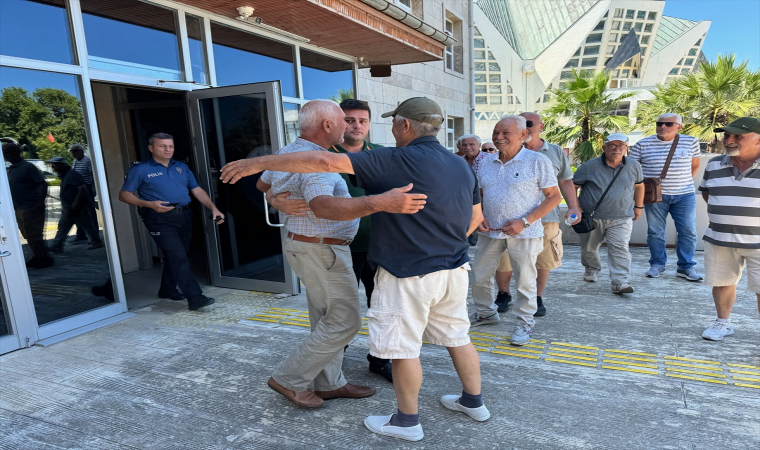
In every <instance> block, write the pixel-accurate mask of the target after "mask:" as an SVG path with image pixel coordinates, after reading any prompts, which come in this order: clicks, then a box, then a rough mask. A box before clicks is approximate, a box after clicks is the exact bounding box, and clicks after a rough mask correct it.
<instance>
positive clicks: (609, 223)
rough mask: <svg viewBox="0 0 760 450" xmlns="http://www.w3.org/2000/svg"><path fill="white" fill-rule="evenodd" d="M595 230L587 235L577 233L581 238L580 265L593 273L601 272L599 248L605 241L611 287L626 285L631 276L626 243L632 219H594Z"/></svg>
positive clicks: (631, 226) (629, 258) (631, 229)
mask: <svg viewBox="0 0 760 450" xmlns="http://www.w3.org/2000/svg"><path fill="white" fill-rule="evenodd" d="M594 222H595V223H596V228H595V229H593V230H591V231H590V232H588V233H579V234H578V236H579V237H580V238H581V264H583V267H585V268H586V270H588V271H592V272H594V273H596V272H599V271H600V270H602V262H601V261H600V260H599V247H600V246H601V245H602V241H604V240H605V239H607V266H608V267H609V269H610V280H611V281H612V285H613V286H614V285H616V284H621V283H627V282H628V276H629V275H630V274H631V253H630V252H629V251H628V243H629V242H630V240H631V231H633V220H632V219H618V220H607V219H594Z"/></svg>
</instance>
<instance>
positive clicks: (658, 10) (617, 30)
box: [473, 0, 710, 138]
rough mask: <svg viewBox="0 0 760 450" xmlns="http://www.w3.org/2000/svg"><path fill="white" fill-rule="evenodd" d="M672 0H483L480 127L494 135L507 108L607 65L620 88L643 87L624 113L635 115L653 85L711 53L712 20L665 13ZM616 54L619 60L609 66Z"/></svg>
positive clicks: (478, 20) (518, 107)
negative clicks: (632, 45) (629, 38)
mask: <svg viewBox="0 0 760 450" xmlns="http://www.w3.org/2000/svg"><path fill="white" fill-rule="evenodd" d="M665 3H666V2H665V1H658V0H534V1H530V2H526V1H520V0H478V1H477V3H476V4H475V8H474V15H475V25H476V28H475V38H474V47H475V51H474V60H475V74H474V76H473V79H474V83H475V121H476V125H475V132H476V134H478V135H479V136H481V137H484V138H487V137H489V136H490V134H491V132H492V130H493V126H494V124H495V123H496V121H497V120H498V118H499V117H500V116H501V115H503V114H515V113H519V112H522V111H542V110H544V109H546V108H547V106H548V104H549V102H550V101H551V93H550V89H552V88H561V87H563V86H564V84H565V83H566V80H569V79H572V78H573V74H572V70H573V69H575V70H576V71H578V72H580V73H593V72H595V71H599V70H606V71H608V73H609V74H610V84H609V88H610V89H611V91H612V92H613V93H615V92H619V93H622V92H630V91H631V90H634V91H638V92H640V93H641V95H638V96H636V97H635V98H633V99H631V100H630V101H626V102H621V105H620V110H619V112H618V113H619V114H622V115H630V113H631V112H632V111H634V110H635V107H636V102H637V101H640V100H646V99H647V98H649V97H648V96H647V94H648V92H646V91H647V90H648V89H650V88H653V87H654V86H655V85H656V84H658V83H667V82H669V81H670V80H672V79H674V78H676V77H680V76H683V75H684V74H686V73H688V72H689V71H691V70H693V69H694V67H695V65H696V64H697V62H698V61H699V60H700V59H701V58H704V55H703V54H702V51H701V49H702V45H703V43H704V40H705V37H706V35H707V32H708V30H709V27H710V21H707V20H703V21H700V22H694V21H690V20H685V19H678V18H675V17H668V16H664V15H663V10H664V8H665ZM632 31H633V33H635V39H634V41H635V43H636V44H637V45H638V51H637V50H634V52H635V53H634V54H633V55H632V56H631V57H627V55H628V53H626V52H630V45H628V46H626V45H622V44H623V40H624V39H625V38H626V36H628V35H629V34H630V33H631V32H632ZM629 44H630V41H629ZM626 47H629V48H626ZM618 52H620V55H618ZM616 55H617V56H618V58H616V59H615V60H613V58H614V57H615V56H616ZM620 56H623V59H622V60H621V58H620ZM616 60H619V61H618V62H619V63H620V64H618V65H616V66H615V67H610V66H609V63H610V62H611V61H613V63H614V61H616ZM631 117H633V116H631Z"/></svg>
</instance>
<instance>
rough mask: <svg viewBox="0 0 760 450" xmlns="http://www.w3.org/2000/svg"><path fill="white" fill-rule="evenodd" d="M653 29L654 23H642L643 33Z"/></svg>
mask: <svg viewBox="0 0 760 450" xmlns="http://www.w3.org/2000/svg"><path fill="white" fill-rule="evenodd" d="M653 29H654V24H653V23H648V24H646V25H644V32H645V33H651V32H652V30H653Z"/></svg>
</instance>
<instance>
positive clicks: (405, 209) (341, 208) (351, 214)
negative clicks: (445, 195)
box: [309, 183, 427, 221]
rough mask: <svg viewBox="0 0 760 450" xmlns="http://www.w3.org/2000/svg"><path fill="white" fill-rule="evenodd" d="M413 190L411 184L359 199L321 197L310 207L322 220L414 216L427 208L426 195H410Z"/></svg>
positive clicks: (316, 198)
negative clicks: (400, 215) (387, 214)
mask: <svg viewBox="0 0 760 450" xmlns="http://www.w3.org/2000/svg"><path fill="white" fill-rule="evenodd" d="M411 189H412V184H411V183H409V184H407V185H406V186H404V187H400V188H396V189H391V190H390V191H387V192H384V193H382V194H380V195H369V196H366V197H357V198H341V197H332V196H330V195H320V196H317V197H314V198H313V199H312V200H311V202H309V206H311V210H312V211H313V212H314V215H315V216H317V217H318V218H320V219H329V220H341V221H342V220H353V219H358V218H359V217H364V216H368V215H370V214H373V213H376V212H387V213H391V214H414V213H416V212H417V211H419V210H421V209H422V208H424V207H425V199H426V198H427V195H425V194H408V193H407V192H409V191H410V190H411Z"/></svg>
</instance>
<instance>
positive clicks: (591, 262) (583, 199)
mask: <svg viewBox="0 0 760 450" xmlns="http://www.w3.org/2000/svg"><path fill="white" fill-rule="evenodd" d="M604 142H605V143H604V146H603V147H602V148H603V153H602V155H601V156H599V157H598V158H594V159H591V160H589V161H587V162H586V163H584V164H583V165H582V166H580V167H579V168H578V170H576V172H575V176H573V183H575V185H576V186H577V187H579V188H581V194H580V204H581V208H582V209H583V210H584V211H587V212H591V211H594V207H595V206H596V204H597V203H598V202H599V199H600V198H601V196H602V194H603V193H604V191H605V190H607V186H610V182H611V181H612V179H613V177H615V176H616V175H617V178H615V181H614V183H612V186H610V189H609V191H608V192H607V195H605V196H604V199H602V203H601V204H599V207H598V208H597V209H596V210H595V211H594V218H593V220H594V223H595V224H596V228H595V229H593V230H591V231H590V232H588V233H579V234H578V236H579V237H580V239H581V263H582V264H583V267H585V268H586V272H585V274H584V275H583V279H584V280H586V281H589V282H594V281H596V274H597V273H598V272H599V271H600V270H602V263H601V262H600V261H599V247H600V246H601V245H602V241H604V240H605V239H606V240H607V265H608V266H609V269H610V280H611V282H612V293H613V294H631V293H633V286H631V285H630V284H629V283H628V277H629V276H630V274H631V253H630V252H629V251H628V243H629V242H630V240H631V232H632V231H633V220H638V218H639V217H641V212H642V211H643V210H644V205H643V203H644V175H643V174H642V172H641V165H639V163H638V162H637V161H635V160H633V159H631V158H626V157H625V155H626V153H628V136H626V135H624V134H618V133H616V134H611V135H609V136H607V138H606V139H605V141H604Z"/></svg>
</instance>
